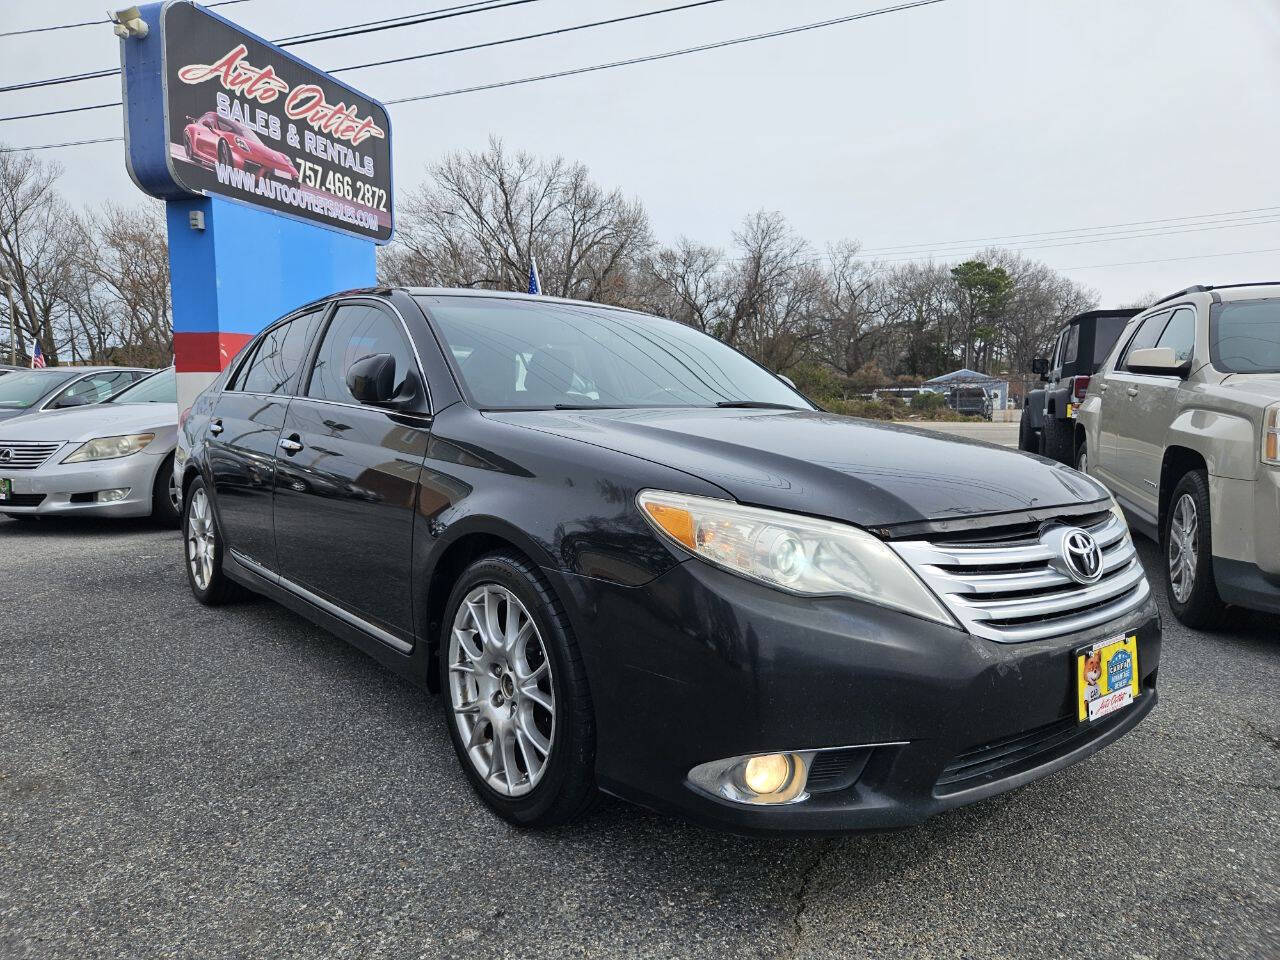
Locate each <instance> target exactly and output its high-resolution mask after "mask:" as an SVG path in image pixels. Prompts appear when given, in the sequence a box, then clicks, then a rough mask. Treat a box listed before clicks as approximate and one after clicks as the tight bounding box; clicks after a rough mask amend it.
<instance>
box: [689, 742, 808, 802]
mask: <svg viewBox="0 0 1280 960" xmlns="http://www.w3.org/2000/svg"><path fill="white" fill-rule="evenodd" d="M814 753H815V751H813V750H806V751H804V752H803V753H762V754H759V755H758V756H745V757H728V758H726V759H724V760H712V761H711V762H710V763H700V764H698V765H697V766H696V767H694V768H693V769H692V770H690V771H689V782H690V783H691V784H692V785H693V786H695V787H697V788H698V789H699V790H702V791H704V792H706V793H709V794H711V795H712V796H717V797H723V798H724V799H725V800H732V801H734V802H735V803H750V804H758V805H762V806H769V805H776V804H782V803H798V802H800V801H801V800H805V799H808V796H809V795H808V794H807V793H805V785H806V784H807V782H808V778H809V761H810V760H812V759H813V756H814Z"/></svg>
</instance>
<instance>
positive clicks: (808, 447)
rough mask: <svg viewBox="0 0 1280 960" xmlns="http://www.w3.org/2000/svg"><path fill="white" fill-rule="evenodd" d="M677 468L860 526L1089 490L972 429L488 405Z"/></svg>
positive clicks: (1077, 477) (732, 490)
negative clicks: (956, 431)
mask: <svg viewBox="0 0 1280 960" xmlns="http://www.w3.org/2000/svg"><path fill="white" fill-rule="evenodd" d="M487 416H489V417H492V418H493V419H496V420H500V421H503V422H506V423H510V424H513V425H517V426H522V427H525V428H528V429H533V430H540V431H543V432H546V433H552V434H556V435H558V436H562V437H571V438H574V439H578V440H581V441H584V442H586V443H591V444H594V445H596V446H600V447H605V448H608V449H611V450H616V451H618V452H620V453H626V454H631V455H633V456H637V457H642V458H644V459H646V460H651V461H654V462H657V463H663V464H667V465H670V466H672V467H675V468H676V469H679V470H683V471H684V472H686V473H690V474H693V475H695V476H697V477H700V478H701V479H703V480H706V481H708V482H710V483H714V484H716V485H717V486H719V487H721V488H722V489H723V490H725V491H726V492H727V493H728V494H730V495H731V496H732V497H733V498H734V499H736V500H738V501H739V502H740V503H746V504H753V505H756V506H762V507H772V508H775V509H780V510H789V511H793V512H796V513H805V514H810V515H814V516H822V517H830V518H833V519H837V520H843V521H846V522H848V523H853V524H857V525H858V526H863V527H878V526H889V525H892V524H899V523H911V522H919V521H922V520H948V519H957V518H962V517H970V516H977V515H982V514H994V513H1007V512H1012V511H1023V510H1031V509H1037V510H1038V509H1041V508H1044V507H1054V506H1063V505H1075V504H1080V503H1088V502H1092V501H1097V500H1100V499H1103V498H1106V497H1107V492H1106V490H1105V489H1103V488H1102V487H1101V486H1100V485H1099V484H1097V483H1096V482H1095V481H1093V480H1091V479H1089V478H1088V477H1086V476H1084V475H1083V474H1080V473H1077V472H1076V471H1075V470H1072V469H1070V468H1068V467H1065V466H1062V465H1061V464H1057V463H1052V462H1050V461H1048V460H1044V459H1041V458H1039V457H1033V456H1030V455H1029V454H1023V453H1019V452H1018V451H1015V450H1009V449H1006V448H1004V447H997V446H994V445H992V444H989V443H983V442H980V441H977V440H968V439H964V438H961V437H950V436H942V435H939V434H937V433H933V432H930V431H927V430H920V429H916V428H913V427H905V426H900V425H897V424H888V423H879V422H876V421H870V420H857V419H854V418H852V417H842V416H837V415H835V414H828V413H822V412H818V411H792V410H733V409H723V410H707V409H702V408H698V409H645V410H592V411H584V412H567V411H554V412H552V411H545V412H544V411H535V412H503V413H495V412H491V413H489V414H487Z"/></svg>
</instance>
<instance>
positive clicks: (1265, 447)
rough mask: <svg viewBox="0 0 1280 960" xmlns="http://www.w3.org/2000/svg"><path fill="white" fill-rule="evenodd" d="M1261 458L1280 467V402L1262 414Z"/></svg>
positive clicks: (1264, 461)
mask: <svg viewBox="0 0 1280 960" xmlns="http://www.w3.org/2000/svg"><path fill="white" fill-rule="evenodd" d="M1259 459H1261V460H1262V462H1263V463H1266V464H1270V465H1271V466H1273V467H1280V403H1275V404H1272V405H1271V406H1269V407H1267V411H1266V413H1264V414H1263V415H1262V449H1261V451H1260V452H1259Z"/></svg>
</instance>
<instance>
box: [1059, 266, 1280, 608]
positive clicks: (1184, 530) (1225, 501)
mask: <svg viewBox="0 0 1280 960" xmlns="http://www.w3.org/2000/svg"><path fill="white" fill-rule="evenodd" d="M1278 410H1280V284H1276V283H1258V284H1240V285H1233V286H1221V287H1202V286H1195V287H1190V288H1188V289H1186V290H1182V291H1180V292H1178V293H1176V294H1173V295H1171V296H1168V297H1165V298H1164V299H1163V300H1160V301H1158V302H1157V303H1155V304H1154V305H1153V306H1151V307H1149V308H1147V309H1146V310H1144V311H1143V312H1142V313H1140V314H1138V315H1137V316H1136V317H1134V318H1133V319H1132V320H1131V321H1130V322H1129V324H1128V325H1127V326H1126V327H1125V330H1124V333H1122V334H1121V335H1120V339H1119V340H1118V341H1117V342H1116V345H1115V347H1113V348H1112V350H1111V354H1110V355H1109V356H1108V357H1107V359H1106V360H1105V361H1104V362H1103V364H1102V367H1101V369H1100V370H1099V371H1098V373H1097V374H1096V375H1095V376H1094V378H1093V380H1092V382H1091V383H1090V385H1089V391H1088V394H1087V396H1086V398H1085V401H1084V403H1083V404H1082V405H1081V407H1080V411H1079V415H1078V421H1079V424H1080V426H1079V428H1078V429H1079V430H1080V431H1081V433H1080V435H1079V436H1078V438H1077V442H1076V447H1077V454H1076V458H1077V459H1076V463H1077V466H1078V467H1079V468H1080V469H1081V470H1084V471H1085V472H1087V473H1089V474H1090V475H1091V476H1093V477H1096V478H1097V479H1099V480H1101V481H1102V482H1103V483H1105V484H1106V485H1107V486H1108V487H1110V489H1111V492H1112V493H1113V494H1114V495H1115V498H1116V500H1117V501H1119V503H1120V504H1121V506H1123V507H1124V509H1125V513H1126V514H1127V515H1128V517H1129V519H1130V522H1131V523H1132V524H1133V526H1134V527H1135V528H1136V529H1138V530H1141V531H1142V532H1144V533H1146V534H1147V535H1148V536H1150V537H1152V538H1153V539H1156V540H1158V541H1159V542H1160V544H1161V546H1162V548H1163V550H1164V554H1165V563H1164V568H1165V578H1166V582H1167V584H1168V587H1169V605H1170V606H1171V607H1172V608H1173V612H1174V614H1175V615H1176V616H1177V617H1178V619H1179V620H1181V621H1182V622H1183V623H1186V624H1188V625H1190V626H1196V627H1204V626H1210V625H1212V624H1213V623H1214V622H1215V620H1216V618H1217V617H1218V616H1219V615H1220V614H1221V612H1222V608H1223V606H1224V605H1225V604H1228V603H1231V604H1237V605H1239V606H1242V607H1251V608H1253V609H1257V610H1267V611H1272V612H1280V449H1277V444H1278V442H1280V428H1278V425H1277V420H1276V417H1277V411H1278Z"/></svg>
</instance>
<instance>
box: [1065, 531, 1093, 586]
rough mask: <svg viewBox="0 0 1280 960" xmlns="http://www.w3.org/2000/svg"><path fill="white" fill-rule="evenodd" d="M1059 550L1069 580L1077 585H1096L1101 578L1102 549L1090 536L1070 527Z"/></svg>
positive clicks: (1085, 532)
mask: <svg viewBox="0 0 1280 960" xmlns="http://www.w3.org/2000/svg"><path fill="white" fill-rule="evenodd" d="M1059 549H1060V550H1061V551H1062V560H1063V563H1064V564H1065V565H1066V568H1067V573H1068V574H1069V575H1070V576H1071V579H1073V580H1075V581H1076V582H1078V583H1097V582H1098V581H1099V580H1100V579H1101V578H1102V549H1101V548H1100V547H1099V546H1098V541H1097V540H1095V539H1093V536H1092V534H1090V533H1088V532H1087V531H1084V530H1081V529H1080V528H1079V527H1072V528H1070V529H1068V530H1067V531H1066V532H1065V534H1064V535H1063V537H1062V546H1061V547H1060V548H1059Z"/></svg>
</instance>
